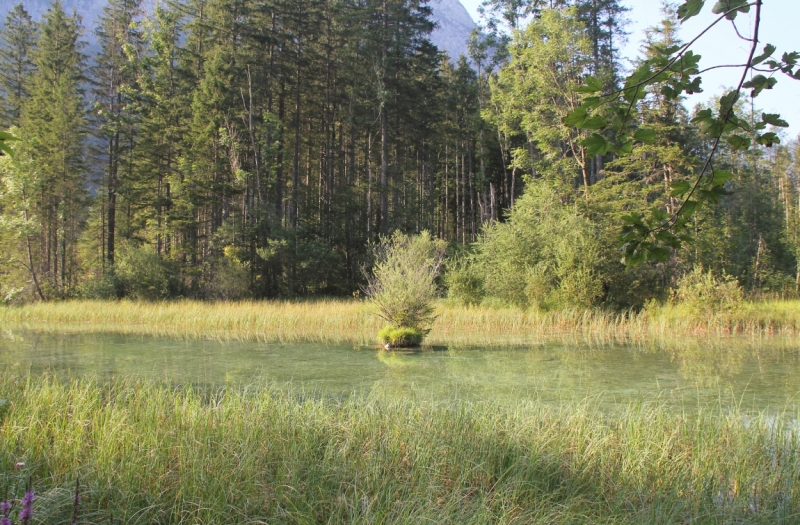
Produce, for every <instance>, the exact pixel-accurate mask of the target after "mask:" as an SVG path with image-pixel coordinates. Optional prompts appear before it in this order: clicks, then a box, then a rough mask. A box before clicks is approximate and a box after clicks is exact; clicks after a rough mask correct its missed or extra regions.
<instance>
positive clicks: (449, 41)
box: [430, 0, 476, 60]
mask: <svg viewBox="0 0 800 525" xmlns="http://www.w3.org/2000/svg"><path fill="white" fill-rule="evenodd" d="M430 6H431V8H432V9H433V19H434V20H435V21H436V23H437V24H438V27H437V28H436V29H434V31H433V34H431V42H433V43H434V44H436V47H438V48H439V49H441V50H442V51H447V54H449V55H450V58H451V59H453V60H458V57H459V56H461V55H466V54H467V42H468V41H469V35H470V33H472V30H473V29H475V27H476V26H475V22H473V21H472V17H470V16H469V13H468V12H467V9H466V8H465V7H464V6H463V5H461V2H460V1H459V0H430Z"/></svg>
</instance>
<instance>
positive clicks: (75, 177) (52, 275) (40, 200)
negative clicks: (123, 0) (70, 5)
mask: <svg viewBox="0 0 800 525" xmlns="http://www.w3.org/2000/svg"><path fill="white" fill-rule="evenodd" d="M40 34H41V36H40V38H39V41H38V49H37V51H36V53H35V54H34V64H35V66H36V72H35V73H34V74H33V75H32V76H31V82H30V84H31V87H30V98H29V99H28V100H27V101H26V103H25V105H24V107H23V110H22V118H21V125H20V129H21V134H22V138H23V142H22V145H21V146H20V147H19V157H20V159H19V161H18V162H19V164H18V169H19V170H25V171H26V172H27V173H25V174H20V175H19V176H25V177H26V178H27V179H28V180H29V181H30V192H29V194H28V196H27V199H28V202H29V203H30V206H29V208H30V209H28V210H27V213H28V215H29V216H35V217H36V219H37V220H38V221H39V223H40V231H39V232H38V234H37V237H38V238H37V239H36V242H35V250H36V254H35V257H32V259H34V260H35V263H34V264H35V265H36V266H38V267H39V271H38V274H39V275H40V276H41V281H43V282H42V287H43V288H45V287H46V288H49V290H51V291H52V295H55V296H58V297H64V296H68V295H69V294H71V293H72V292H74V290H75V286H76V284H77V282H78V278H79V274H78V260H77V243H76V241H77V239H78V238H79V236H80V234H81V227H82V222H83V220H84V213H85V204H86V190H85V186H86V163H85V156H84V151H85V136H86V118H85V112H84V108H83V93H82V91H81V88H80V86H81V83H82V82H83V80H84V75H83V61H84V58H83V55H82V54H81V52H80V48H81V43H80V42H79V40H78V39H79V35H80V20H79V18H78V17H77V16H72V17H69V16H67V15H66V14H65V13H64V10H63V7H62V5H61V3H60V2H59V1H58V0H56V1H55V2H53V4H52V5H51V6H50V8H48V10H47V12H46V13H45V15H44V20H43V21H42V24H41V26H40ZM13 176H16V175H13Z"/></svg>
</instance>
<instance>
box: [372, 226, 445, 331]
mask: <svg viewBox="0 0 800 525" xmlns="http://www.w3.org/2000/svg"><path fill="white" fill-rule="evenodd" d="M444 253H445V242H444V241H442V240H435V239H433V238H432V237H431V235H430V233H428V232H427V231H425V232H422V233H421V234H419V235H406V234H404V233H400V232H395V234H394V235H392V236H391V237H388V238H384V239H383V240H382V242H381V244H380V245H379V246H378V247H377V250H376V257H375V264H374V266H373V269H372V273H371V274H368V273H367V272H366V270H365V271H364V273H365V276H366V278H367V285H366V286H365V287H363V288H362V290H363V291H364V293H365V295H366V296H367V298H368V299H369V302H370V305H371V307H372V309H373V312H374V313H375V315H377V316H378V317H380V318H382V319H383V320H385V321H387V322H388V323H389V324H390V325H392V326H393V327H397V328H398V329H402V328H411V329H414V330H416V331H419V332H421V333H422V334H423V335H424V334H426V333H427V332H428V329H429V327H430V325H431V324H432V323H433V321H434V319H435V316H434V314H433V312H434V308H433V304H434V301H435V300H436V297H437V295H438V289H437V286H436V278H437V277H438V275H439V270H440V268H441V266H442V262H443V260H444ZM420 342H421V340H420Z"/></svg>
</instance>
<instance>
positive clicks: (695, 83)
mask: <svg viewBox="0 0 800 525" xmlns="http://www.w3.org/2000/svg"><path fill="white" fill-rule="evenodd" d="M702 83H703V79H702V78H701V77H697V78H695V79H694V80H692V81H691V82H690V83H689V84H687V85H686V86H685V87H684V91H686V94H687V95H694V94H695V93H702V92H703V88H702V87H700V85H701V84H702Z"/></svg>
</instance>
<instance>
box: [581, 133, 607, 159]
mask: <svg viewBox="0 0 800 525" xmlns="http://www.w3.org/2000/svg"><path fill="white" fill-rule="evenodd" d="M581 144H582V145H583V146H584V147H585V148H586V155H588V156H589V157H594V156H595V155H605V154H606V153H608V150H609V149H611V148H612V147H613V145H612V144H611V142H609V141H608V139H606V138H605V137H604V136H602V135H600V134H599V133H592V134H591V135H589V136H588V137H586V138H585V139H583V141H582V142H581Z"/></svg>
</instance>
